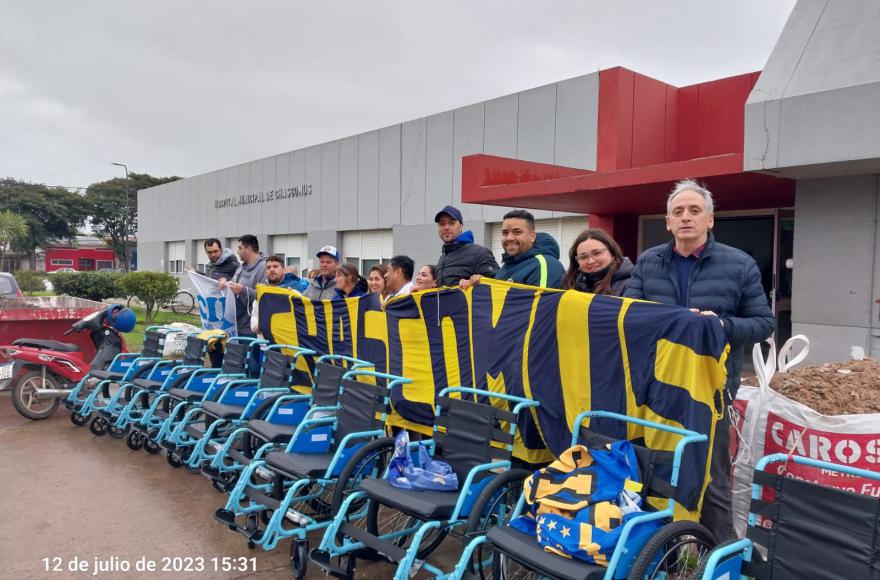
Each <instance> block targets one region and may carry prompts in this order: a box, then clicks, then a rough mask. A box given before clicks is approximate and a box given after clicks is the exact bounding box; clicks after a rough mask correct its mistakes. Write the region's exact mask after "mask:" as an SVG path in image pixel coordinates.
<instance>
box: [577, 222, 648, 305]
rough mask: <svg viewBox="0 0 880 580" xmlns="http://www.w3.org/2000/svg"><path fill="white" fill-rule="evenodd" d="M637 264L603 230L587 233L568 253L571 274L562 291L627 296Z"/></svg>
mask: <svg viewBox="0 0 880 580" xmlns="http://www.w3.org/2000/svg"><path fill="white" fill-rule="evenodd" d="M632 271H633V263H632V262H630V260H629V258H627V257H625V256H624V255H623V254H622V253H621V251H620V246H618V245H617V242H615V241H614V239H613V238H612V237H611V236H609V235H608V234H606V233H605V232H604V231H603V230H599V229H587V230H584V231H583V232H581V233H580V235H578V237H577V238H575V240H574V243H572V245H571V249H569V250H568V271H567V272H566V273H565V277H564V278H563V279H562V288H563V289H565V290H578V291H580V292H590V293H593V294H607V295H610V296H623V293H624V291H625V290H626V286H627V284H629V278H630V276H631V275H632Z"/></svg>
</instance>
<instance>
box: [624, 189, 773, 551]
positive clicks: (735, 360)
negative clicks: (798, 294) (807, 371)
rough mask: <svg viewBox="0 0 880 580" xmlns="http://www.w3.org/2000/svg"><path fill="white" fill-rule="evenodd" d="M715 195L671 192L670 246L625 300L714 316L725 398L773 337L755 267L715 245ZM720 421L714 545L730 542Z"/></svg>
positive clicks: (706, 508) (726, 433)
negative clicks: (747, 356)
mask: <svg viewBox="0 0 880 580" xmlns="http://www.w3.org/2000/svg"><path fill="white" fill-rule="evenodd" d="M714 225H715V215H714V205H713V202H712V194H711V192H709V190H707V189H706V188H704V187H702V186H701V185H699V184H698V183H696V182H695V181H693V180H690V179H687V180H684V181H680V182H679V183H677V184H676V185H675V188H674V189H673V190H672V193H671V194H670V195H669V198H668V200H667V202H666V229H667V230H669V231H670V232H671V233H672V235H673V238H674V239H673V240H672V241H671V242H669V243H667V244H663V245H661V246H656V247H654V248H651V249H649V250H645V252H644V253H642V255H641V256H639V260H638V262H637V263H636V268H635V271H634V272H633V275H632V278H630V282H629V287H628V288H627V290H626V293H625V294H624V296H627V297H629V298H642V299H644V300H653V301H655V302H662V303H663V304H677V305H679V306H682V307H684V308H688V309H690V310H691V311H692V312H694V313H696V314H699V315H701V316H713V317H716V318H717V319H718V322H719V324H721V325H722V327H723V328H724V331H725V333H726V334H727V340H728V342H729V343H730V355H729V356H728V358H727V384H726V386H725V391H726V393H725V399H726V401H725V402H726V403H727V404H729V403H730V402H731V401H732V400H733V398H734V397H736V391H737V389H738V388H739V377H740V372H741V371H742V358H743V349H744V347H745V346H746V345H747V344H751V343H754V342H760V341H762V340H764V339H765V338H767V337H768V336H770V335H771V334H772V332H773V326H774V318H773V312H772V311H771V310H770V306H769V304H768V302H767V295H766V294H765V293H764V288H763V286H762V285H761V273H760V272H759V271H758V265H757V264H756V263H755V260H753V259H752V258H751V257H750V256H749V255H748V254H746V253H745V252H742V251H740V250H737V249H736V248H733V247H731V246H726V245H724V244H720V243H718V242H716V241H715V237H714V236H713V235H712V234H711V233H709V231H710V230H711V229H712V227H713V226H714ZM729 427H730V426H729V424H728V423H727V421H719V422H718V423H717V428H716V429H715V437H714V443H713V446H712V464H711V466H710V472H709V474H710V476H711V478H712V479H711V482H710V483H709V487H708V489H707V490H706V496H705V498H704V499H703V510H702V518H701V521H702V523H703V524H704V525H705V526H706V527H707V528H709V530H710V531H711V532H712V533H714V534H715V536H716V538H717V539H718V541H719V542H721V541H724V540H727V539H728V538H730V537H732V536H733V527H732V526H733V521H732V512H731V505H730V504H731V494H730V456H729V451H728V450H729V447H730V430H729Z"/></svg>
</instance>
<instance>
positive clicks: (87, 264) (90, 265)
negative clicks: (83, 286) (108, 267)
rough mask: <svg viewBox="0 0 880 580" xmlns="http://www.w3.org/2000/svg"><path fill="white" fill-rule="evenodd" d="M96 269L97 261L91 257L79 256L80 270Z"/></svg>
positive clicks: (78, 268)
mask: <svg viewBox="0 0 880 580" xmlns="http://www.w3.org/2000/svg"><path fill="white" fill-rule="evenodd" d="M94 269H95V261H94V260H93V259H91V258H79V259H77V270H79V271H80V272H85V271H87V270H94Z"/></svg>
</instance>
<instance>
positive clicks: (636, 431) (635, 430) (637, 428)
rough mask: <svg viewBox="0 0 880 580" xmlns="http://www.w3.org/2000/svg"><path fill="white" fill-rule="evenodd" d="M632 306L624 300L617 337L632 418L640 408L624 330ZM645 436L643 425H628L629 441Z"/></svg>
mask: <svg viewBox="0 0 880 580" xmlns="http://www.w3.org/2000/svg"><path fill="white" fill-rule="evenodd" d="M631 304H632V301H630V300H624V301H623V305H622V306H621V307H620V312H619V313H618V314H617V337H618V340H619V342H620V359H621V360H622V361H623V380H624V384H625V385H626V414H627V415H628V416H630V417H637V416H638V408H637V407H638V406H637V405H636V393H635V391H634V390H633V385H632V375H631V374H630V366H629V352H628V351H627V348H626V333H625V332H624V330H623V323H624V320H625V319H626V313H627V311H628V310H629V307H630V305H631ZM643 434H644V427H642V426H641V425H634V424H633V423H627V424H626V438H627V439H629V440H633V439H636V438H637V437H641V436H642V435H643Z"/></svg>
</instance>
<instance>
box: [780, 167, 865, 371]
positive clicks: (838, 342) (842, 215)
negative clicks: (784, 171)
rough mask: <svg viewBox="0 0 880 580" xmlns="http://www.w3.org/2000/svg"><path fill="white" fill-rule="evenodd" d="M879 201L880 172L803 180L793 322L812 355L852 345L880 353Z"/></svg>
mask: <svg viewBox="0 0 880 580" xmlns="http://www.w3.org/2000/svg"><path fill="white" fill-rule="evenodd" d="M878 202H880V176H878V175H873V176H870V175H869V176H853V177H836V178H823V179H802V180H799V181H798V183H797V192H796V195H795V230H794V271H793V288H792V323H793V325H792V326H793V331H794V333H795V334H797V333H803V334H806V335H807V336H808V337H809V338H810V342H811V344H810V357H809V360H811V361H814V362H819V361H829V360H846V359H848V358H849V357H850V348H851V346H854V345H857V346H861V347H862V348H864V349H865V352H866V353H868V354H871V353H873V354H874V355H875V356H876V355H878V354H880V350H878V348H877V347H878V342H880V340H877V339H875V338H873V337H878V338H880V323H878V305H877V304H876V303H875V300H876V299H877V298H878V297H880V245H878V244H880V239H878V232H877V211H878ZM872 343H873V344H872Z"/></svg>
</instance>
